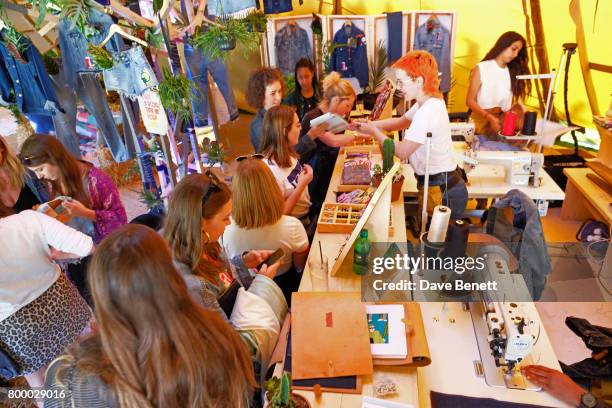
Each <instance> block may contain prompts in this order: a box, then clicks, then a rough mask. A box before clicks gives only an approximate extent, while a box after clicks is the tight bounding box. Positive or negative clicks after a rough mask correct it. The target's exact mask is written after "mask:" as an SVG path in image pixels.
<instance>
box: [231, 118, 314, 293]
mask: <svg viewBox="0 0 612 408" xmlns="http://www.w3.org/2000/svg"><path fill="white" fill-rule="evenodd" d="M272 109H275V108H272ZM270 112H271V111H270ZM270 112H269V113H270ZM232 192H233V197H234V205H233V206H232V223H231V224H230V225H229V226H228V227H227V228H226V229H225V233H224V234H223V246H224V247H225V251H226V252H227V254H228V255H229V256H230V257H233V256H236V255H240V254H242V253H243V252H244V251H247V250H249V249H268V248H280V249H282V250H283V251H284V253H285V256H284V258H283V259H284V262H283V264H282V265H281V266H280V268H279V269H278V271H277V272H276V277H275V278H274V281H275V282H276V283H277V284H278V285H279V286H280V288H281V289H282V290H283V293H285V298H286V299H287V303H289V300H290V299H291V292H294V291H296V290H297V289H298V287H299V285H300V277H301V274H298V272H301V271H302V270H304V265H305V264H306V258H307V257H308V248H309V245H308V237H307V236H306V230H305V229H304V226H303V225H302V223H301V222H300V221H299V220H298V219H297V218H295V217H290V216H288V215H283V203H284V202H285V200H284V198H283V194H282V192H281V190H280V188H279V187H278V185H277V184H276V180H275V178H274V175H273V174H272V172H271V171H270V169H269V168H268V167H267V166H266V165H265V164H264V163H263V162H262V160H258V159H256V158H252V157H251V158H247V159H245V160H241V161H240V163H239V164H238V169H237V171H236V175H235V176H234V179H233V181H232Z"/></svg>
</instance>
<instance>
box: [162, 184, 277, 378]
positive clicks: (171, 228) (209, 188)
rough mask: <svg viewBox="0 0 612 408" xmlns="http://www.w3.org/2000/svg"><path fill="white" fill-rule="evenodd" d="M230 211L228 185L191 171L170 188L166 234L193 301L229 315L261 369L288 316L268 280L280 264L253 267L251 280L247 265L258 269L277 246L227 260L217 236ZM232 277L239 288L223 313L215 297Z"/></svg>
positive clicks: (223, 227) (221, 231)
mask: <svg viewBox="0 0 612 408" xmlns="http://www.w3.org/2000/svg"><path fill="white" fill-rule="evenodd" d="M231 213H232V194H231V192H230V191H229V189H228V188H227V186H226V185H225V184H223V183H222V182H221V181H219V180H218V179H217V178H216V177H215V176H214V175H213V174H212V173H208V174H206V175H204V174H192V175H190V176H187V177H185V178H183V179H182V180H181V182H180V183H178V184H177V185H176V187H175V188H174V190H173V191H172V195H171V196H170V204H169V206H168V213H167V215H166V219H165V226H164V237H165V238H166V240H167V241H168V243H169V244H170V250H171V252H172V257H173V258H174V262H175V266H176V268H177V270H178V271H179V272H180V273H181V275H182V276H183V278H184V279H185V282H186V283H187V287H188V289H189V292H190V293H191V295H192V297H193V299H194V300H196V301H197V302H198V303H200V304H202V305H203V306H204V307H206V308H208V309H211V310H214V311H216V312H218V314H219V315H220V316H222V317H224V318H226V319H230V321H231V323H232V325H234V326H235V327H236V328H237V329H239V331H240V334H241V336H242V337H243V340H244V341H245V342H246V343H247V345H248V346H249V350H250V352H251V355H252V357H253V360H254V362H255V363H256V367H262V366H265V365H266V364H267V359H268V358H269V356H270V353H271V352H272V348H273V347H274V345H275V344H276V340H277V339H278V333H279V331H280V324H281V323H282V322H283V320H284V318H285V316H286V314H287V303H286V301H285V298H284V296H283V292H282V291H281V289H280V288H279V287H278V285H277V284H276V283H275V282H274V281H273V280H272V279H273V278H274V276H275V275H276V272H277V270H278V268H279V267H280V266H281V263H280V262H277V263H275V264H273V265H270V266H267V265H265V264H264V265H263V266H262V267H261V269H260V270H259V271H257V270H253V272H254V274H255V277H254V278H253V277H252V275H251V273H250V271H249V269H248V268H256V267H257V265H259V264H260V263H262V262H264V261H265V260H266V259H267V258H268V257H269V256H270V255H271V254H272V252H274V249H275V248H268V250H266V251H263V250H249V251H247V252H244V253H240V254H237V255H236V256H234V257H233V258H231V259H230V260H228V258H227V256H226V255H225V252H224V250H223V247H222V246H221V244H220V243H219V239H220V238H221V236H222V235H223V232H224V231H225V228H226V227H227V226H228V225H229V223H230V215H231ZM281 262H282V261H281ZM235 279H237V280H238V281H239V282H240V284H241V285H242V288H240V289H239V291H238V295H237V297H236V303H235V304H234V306H233V308H232V310H231V312H230V313H229V314H228V315H226V314H225V313H224V312H223V310H222V309H221V307H220V304H219V298H220V297H221V295H222V294H223V293H224V291H225V290H226V289H227V288H228V287H229V286H230V285H231V284H232V283H233V281H234V280H235ZM230 316H231V318H230Z"/></svg>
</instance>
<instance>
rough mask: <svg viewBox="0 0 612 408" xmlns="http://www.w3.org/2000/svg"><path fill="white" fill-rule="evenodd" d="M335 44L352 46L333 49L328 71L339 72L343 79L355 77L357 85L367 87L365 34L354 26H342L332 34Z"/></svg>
mask: <svg viewBox="0 0 612 408" xmlns="http://www.w3.org/2000/svg"><path fill="white" fill-rule="evenodd" d="M334 43H335V44H353V45H355V46H354V47H350V46H348V45H345V46H342V47H338V48H336V49H334V52H333V53H332V55H331V58H330V62H329V70H330V71H336V72H339V73H340V75H342V77H343V78H351V77H355V78H357V79H358V80H359V85H361V86H362V87H366V86H367V85H368V50H367V48H366V42H365V34H364V33H363V31H361V30H360V29H359V28H357V27H356V26H355V24H351V25H350V26H342V28H340V29H339V30H338V31H336V34H334Z"/></svg>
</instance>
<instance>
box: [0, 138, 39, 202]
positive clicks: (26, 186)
mask: <svg viewBox="0 0 612 408" xmlns="http://www.w3.org/2000/svg"><path fill="white" fill-rule="evenodd" d="M47 199H48V193H47V190H46V188H45V187H44V186H43V185H42V183H41V182H40V181H39V180H38V179H37V178H36V177H35V176H34V175H33V174H31V173H29V172H26V170H25V169H24V168H23V165H22V164H21V161H20V160H19V158H18V157H17V156H16V155H15V153H14V152H13V150H12V149H11V147H10V146H9V145H8V143H6V141H5V140H4V138H3V137H2V136H0V205H3V206H5V207H6V208H9V209H11V210H12V211H13V212H15V213H20V212H21V211H24V210H31V209H32V207H34V206H36V205H39V204H42V203H44V202H45V201H47Z"/></svg>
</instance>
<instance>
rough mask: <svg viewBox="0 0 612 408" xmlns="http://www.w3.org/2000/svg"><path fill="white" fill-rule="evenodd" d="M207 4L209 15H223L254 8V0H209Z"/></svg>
mask: <svg viewBox="0 0 612 408" xmlns="http://www.w3.org/2000/svg"><path fill="white" fill-rule="evenodd" d="M207 6H208V14H210V15H211V16H223V15H226V14H234V13H238V12H239V11H243V10H247V9H251V8H255V0H209V1H208V4H207Z"/></svg>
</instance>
